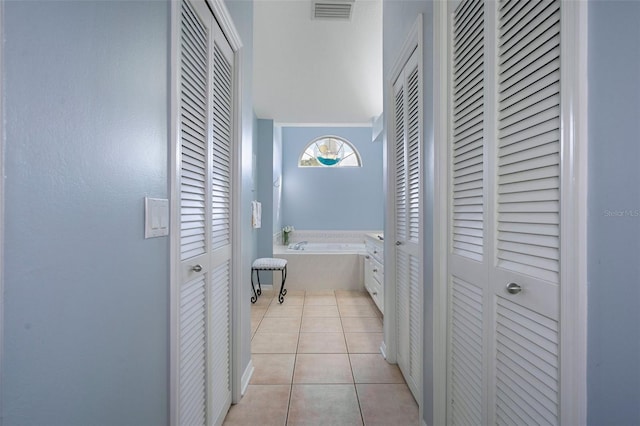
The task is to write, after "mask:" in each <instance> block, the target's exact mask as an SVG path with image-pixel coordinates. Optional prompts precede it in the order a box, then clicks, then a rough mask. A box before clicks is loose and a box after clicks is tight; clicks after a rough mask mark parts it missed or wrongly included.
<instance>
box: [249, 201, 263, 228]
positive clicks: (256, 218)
mask: <svg viewBox="0 0 640 426" xmlns="http://www.w3.org/2000/svg"><path fill="white" fill-rule="evenodd" d="M251 226H253V227H254V228H260V227H261V226H262V203H260V202H258V201H252V202H251Z"/></svg>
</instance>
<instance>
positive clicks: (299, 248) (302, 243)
mask: <svg viewBox="0 0 640 426" xmlns="http://www.w3.org/2000/svg"><path fill="white" fill-rule="evenodd" d="M305 244H309V241H300V242H299V243H295V244H294V245H293V247H291V248H292V249H294V250H304V249H303V248H302V246H303V245H305Z"/></svg>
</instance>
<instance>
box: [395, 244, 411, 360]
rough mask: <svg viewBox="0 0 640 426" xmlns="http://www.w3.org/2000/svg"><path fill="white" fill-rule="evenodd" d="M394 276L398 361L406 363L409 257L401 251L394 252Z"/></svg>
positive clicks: (407, 357) (407, 348)
mask: <svg viewBox="0 0 640 426" xmlns="http://www.w3.org/2000/svg"><path fill="white" fill-rule="evenodd" d="M396 277H397V280H396V297H397V299H398V301H399V303H398V304H397V309H396V326H397V333H398V363H399V364H402V365H406V364H408V360H409V353H408V352H409V333H408V330H409V257H408V255H407V254H406V253H404V252H402V251H398V252H397V253H396Z"/></svg>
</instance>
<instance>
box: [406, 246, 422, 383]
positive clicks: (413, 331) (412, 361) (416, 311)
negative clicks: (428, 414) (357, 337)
mask: <svg viewBox="0 0 640 426" xmlns="http://www.w3.org/2000/svg"><path fill="white" fill-rule="evenodd" d="M421 290H422V282H421V281H420V260H419V259H417V258H416V257H415V256H411V257H410V258H409V370H410V375H411V377H412V378H413V381H414V383H415V386H418V384H419V383H420V379H421V376H422V357H421V350H420V347H419V345H420V343H421V339H420V333H421V324H422V310H421V308H420V306H421V302H420V301H421V300H422V291H421Z"/></svg>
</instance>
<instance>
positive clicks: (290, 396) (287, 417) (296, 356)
mask: <svg viewBox="0 0 640 426" xmlns="http://www.w3.org/2000/svg"><path fill="white" fill-rule="evenodd" d="M306 294H307V293H306V292H305V294H304V295H302V315H300V326H299V327H298V341H297V342H296V353H295V355H294V357H293V371H291V384H290V385H289V400H288V401H287V415H286V416H285V418H284V426H286V425H287V424H288V423H289V412H290V411H291V398H292V397H293V378H294V377H295V375H296V364H297V363H298V346H299V345H300V333H301V332H302V318H303V316H304V299H305V298H306Z"/></svg>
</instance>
